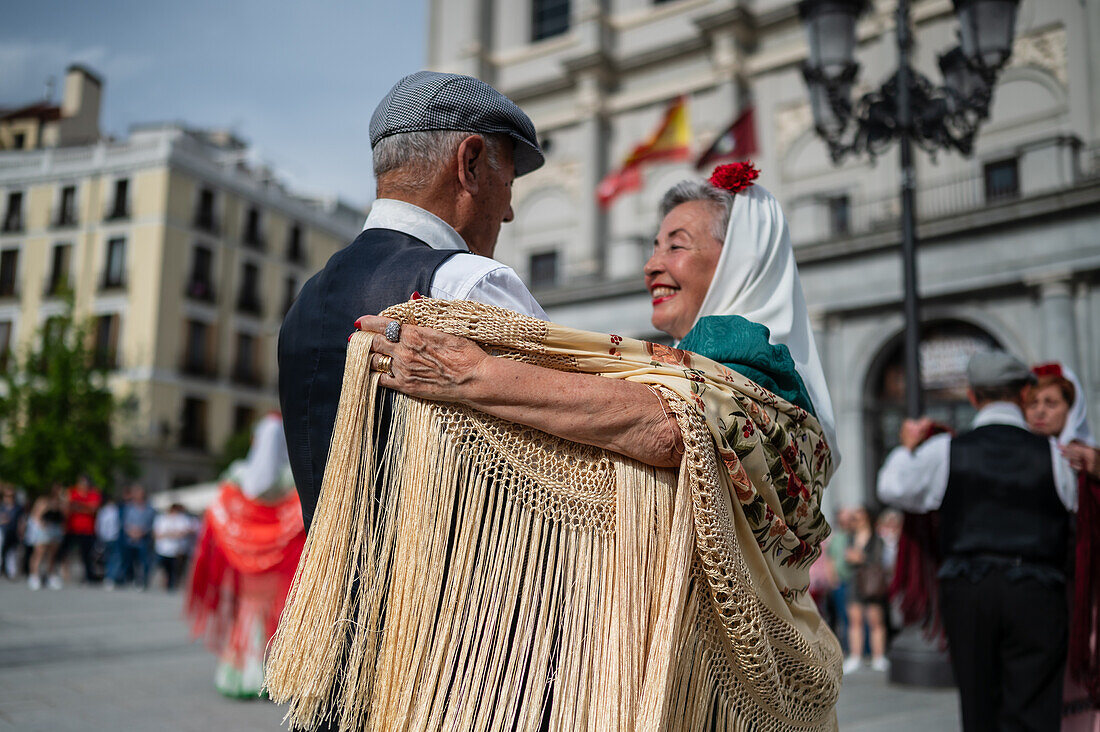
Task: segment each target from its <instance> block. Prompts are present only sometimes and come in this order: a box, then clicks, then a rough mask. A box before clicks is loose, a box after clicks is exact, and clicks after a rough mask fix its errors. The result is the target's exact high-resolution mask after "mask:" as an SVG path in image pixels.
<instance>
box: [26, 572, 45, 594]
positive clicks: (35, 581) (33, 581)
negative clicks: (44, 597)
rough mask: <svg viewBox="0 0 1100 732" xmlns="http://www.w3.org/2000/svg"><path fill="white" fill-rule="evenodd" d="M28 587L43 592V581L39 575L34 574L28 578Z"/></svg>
mask: <svg viewBox="0 0 1100 732" xmlns="http://www.w3.org/2000/svg"><path fill="white" fill-rule="evenodd" d="M27 587H30V588H31V589H32V590H41V589H42V580H41V579H39V577H38V575H37V574H32V575H31V576H30V577H28V578H27Z"/></svg>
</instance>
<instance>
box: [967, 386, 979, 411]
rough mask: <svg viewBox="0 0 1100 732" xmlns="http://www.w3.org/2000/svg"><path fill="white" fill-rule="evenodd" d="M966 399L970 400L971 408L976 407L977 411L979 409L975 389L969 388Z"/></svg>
mask: <svg viewBox="0 0 1100 732" xmlns="http://www.w3.org/2000/svg"><path fill="white" fill-rule="evenodd" d="M966 398H967V399H969V400H970V406H972V407H974V408H975V409H977V408H978V407H979V404H978V397H977V396H975V394H974V390H973V389H969V388H968V389H967V390H966Z"/></svg>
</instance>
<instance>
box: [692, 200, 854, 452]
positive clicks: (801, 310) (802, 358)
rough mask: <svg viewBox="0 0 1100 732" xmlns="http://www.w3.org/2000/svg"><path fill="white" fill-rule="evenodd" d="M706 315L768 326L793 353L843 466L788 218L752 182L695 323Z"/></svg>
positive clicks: (733, 216) (736, 205)
mask: <svg viewBox="0 0 1100 732" xmlns="http://www.w3.org/2000/svg"><path fill="white" fill-rule="evenodd" d="M707 315H740V316H741V317H743V318H745V319H746V320H751V321H752V322H754V323H760V324H761V325H763V326H766V327H767V328H768V330H769V331H770V333H771V337H770V339H769V340H770V341H771V343H772V344H773V345H778V344H783V345H785V346H786V347H787V348H788V349H789V350H790V352H791V358H793V359H794V364H795V368H796V369H797V370H798V375H799V376H801V377H802V382H803V383H804V384H805V385H806V390H807V391H808V392H809V394H810V401H812V402H813V405H814V411H815V412H816V413H817V419H818V421H819V422H820V423H821V427H822V428H823V429H824V430H825V439H826V440H828V442H829V447H830V449H831V450H832V453H833V465H834V466H836V465H839V464H840V451H839V449H838V447H837V444H836V419H835V418H834V416H833V402H832V399H830V398H829V388H828V386H827V385H826V384H825V372H824V371H823V370H822V368H821V358H820V357H819V356H818V353H817V346H816V344H815V343H814V333H813V329H812V328H811V327H810V316H809V314H808V313H807V311H806V299H805V297H804V296H803V294H802V282H801V281H800V280H799V279H798V266H797V265H796V264H795V261H794V250H793V249H792V248H791V237H790V234H789V232H788V231H787V220H786V219H785V218H784V217H783V210H782V209H781V208H780V207H779V201H777V200H775V196H773V195H772V194H770V193H768V191H767V190H765V189H764V187H763V186H760V185H752V186H750V187H749V188H747V189H746V190H744V191H741V192H740V193H737V194H736V195H734V197H733V211H732V212H731V213H730V223H729V227H728V228H727V229H726V241H725V243H724V244H723V245H722V254H721V255H720V256H719V258H718V266H717V267H716V268H715V270H714V279H712V280H711V282H710V288H709V289H708V290H707V295H706V297H705V298H703V304H702V305H701V306H700V308H699V314H698V315H697V316H696V318H695V321H696V322H699V318H702V317H705V316H707Z"/></svg>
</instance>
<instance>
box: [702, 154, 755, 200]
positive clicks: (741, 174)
mask: <svg viewBox="0 0 1100 732" xmlns="http://www.w3.org/2000/svg"><path fill="white" fill-rule="evenodd" d="M759 176H760V171H759V170H757V169H756V166H755V165H753V164H752V161H751V160H746V161H745V162H743V163H730V164H729V165H719V166H718V167H717V168H715V169H714V172H713V173H711V174H710V179H709V181H708V182H709V183H710V184H711V185H712V186H714V187H715V188H721V189H723V190H726V191H729V192H730V193H740V192H741V191H743V190H745V189H746V188H748V187H749V186H751V185H752V182H753V181H754V180H756V179H757V178H758V177H759Z"/></svg>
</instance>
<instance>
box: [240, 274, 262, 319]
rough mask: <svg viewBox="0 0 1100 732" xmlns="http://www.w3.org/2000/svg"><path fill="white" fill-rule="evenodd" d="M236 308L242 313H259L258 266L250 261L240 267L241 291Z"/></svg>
mask: <svg viewBox="0 0 1100 732" xmlns="http://www.w3.org/2000/svg"><path fill="white" fill-rule="evenodd" d="M237 309H238V310H240V311H241V312H243V313H252V314H253V315H259V313H260V268H259V267H257V266H256V265H255V264H252V263H251V262H245V263H244V266H243V267H241V291H240V294H239V297H238V298H237Z"/></svg>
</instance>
